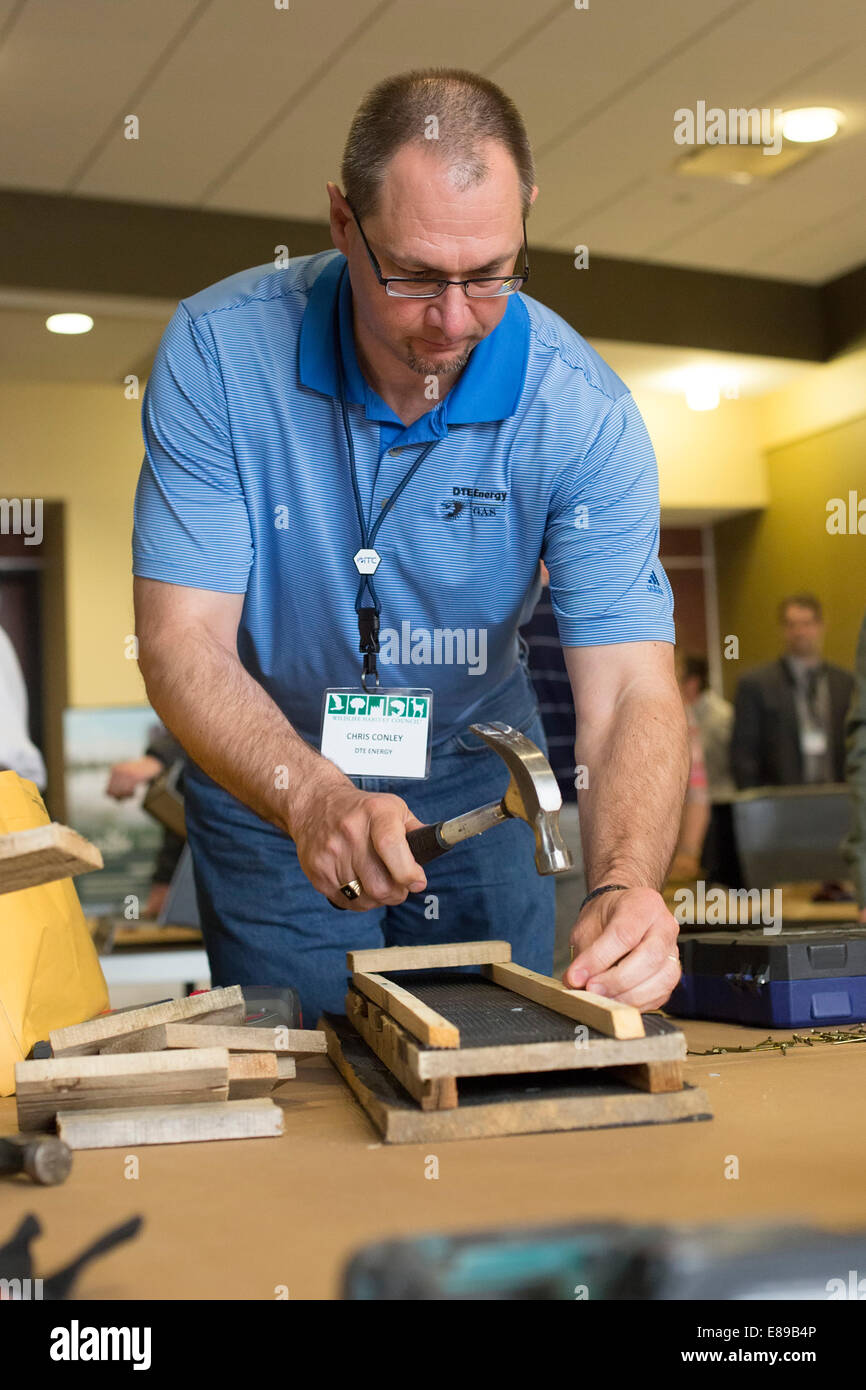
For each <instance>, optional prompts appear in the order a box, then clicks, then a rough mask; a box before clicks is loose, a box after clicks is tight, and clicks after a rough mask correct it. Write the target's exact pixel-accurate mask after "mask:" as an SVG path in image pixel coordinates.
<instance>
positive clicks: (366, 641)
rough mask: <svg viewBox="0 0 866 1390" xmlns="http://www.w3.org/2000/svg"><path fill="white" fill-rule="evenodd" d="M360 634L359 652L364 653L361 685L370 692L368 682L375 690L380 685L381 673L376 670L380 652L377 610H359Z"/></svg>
mask: <svg viewBox="0 0 866 1390" xmlns="http://www.w3.org/2000/svg"><path fill="white" fill-rule="evenodd" d="M358 634H359V636H360V639H361V640H360V642H359V644H358V650H359V651H361V652H363V653H364V666H363V670H362V672H361V684H362V686H363V687H364V689H365V690H369V688H370V686H369V684H368V680H372V682H373V687H374V688H375V687H376V686H378V684H379V672H378V671H377V669H376V653H377V652H378V650H379V613H378V611H377V609H375V608H359V609H358Z"/></svg>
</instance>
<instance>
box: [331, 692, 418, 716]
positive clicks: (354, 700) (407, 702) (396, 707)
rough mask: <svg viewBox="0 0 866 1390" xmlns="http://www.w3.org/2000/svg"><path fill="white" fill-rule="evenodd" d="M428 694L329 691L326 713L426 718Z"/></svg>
mask: <svg viewBox="0 0 866 1390" xmlns="http://www.w3.org/2000/svg"><path fill="white" fill-rule="evenodd" d="M429 708H430V696H429V695H408V696H403V695H351V694H346V695H343V694H339V693H334V692H329V694H328V711H327V712H328V714H332V715H335V716H337V717H338V718H339V717H340V716H342V717H343V718H347V717H348V718H350V719H353V718H357V717H358V716H360V715H365V716H367V717H369V718H373V719H377V718H378V719H382V718H387V719H394V718H397V719H426V718H427V713H428V711H429Z"/></svg>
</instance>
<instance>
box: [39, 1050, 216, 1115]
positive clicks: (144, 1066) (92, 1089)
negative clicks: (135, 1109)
mask: <svg viewBox="0 0 866 1390" xmlns="http://www.w3.org/2000/svg"><path fill="white" fill-rule="evenodd" d="M228 1079H229V1054H228V1053H227V1051H226V1050H225V1048H224V1047H202V1048H198V1049H196V1050H194V1051H188V1052H186V1051H185V1052H138V1053H135V1054H134V1055H133V1056H128V1055H121V1056H117V1057H50V1058H47V1059H46V1060H44V1061H38V1062H17V1063H16V1064H15V1096H16V1103H17V1107H18V1127H19V1129H21V1130H45V1129H51V1128H52V1126H53V1123H54V1117H55V1116H56V1115H57V1114H58V1113H59V1112H61V1111H65V1110H101V1109H103V1108H110V1107H112V1106H114V1107H118V1106H121V1107H125V1106H129V1104H130V1102H133V1101H134V1102H135V1104H136V1105H137V1106H143V1105H178V1104H181V1103H183V1102H186V1101H189V1102H193V1101H208V1100H215V1101H216V1100H226V1099H227V1098H228Z"/></svg>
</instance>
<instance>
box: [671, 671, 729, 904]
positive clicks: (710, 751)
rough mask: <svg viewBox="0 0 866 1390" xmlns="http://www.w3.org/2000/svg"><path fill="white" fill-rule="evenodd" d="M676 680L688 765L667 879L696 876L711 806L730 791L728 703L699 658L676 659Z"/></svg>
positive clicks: (700, 862) (707, 828)
mask: <svg viewBox="0 0 866 1390" xmlns="http://www.w3.org/2000/svg"><path fill="white" fill-rule="evenodd" d="M677 678H678V680H679V685H680V691H681V692H682V697H683V704H684V706H685V710H686V722H687V724H688V730H689V743H690V747H691V767H690V770H689V783H688V787H687V789H686V799H685V804H684V806H683V815H682V820H681V822H680V836H679V840H678V842H677V849H676V854H675V855H674V860H673V863H672V864H671V868H670V875H669V876H670V877H671V878H678V879H682V878H697V877H698V875H699V874H700V871H701V865H702V863H703V850H704V842H705V840H706V837H707V832H708V830H709V827H710V822H711V818H712V804H713V802H715V801H717V800H724V799H726V798H727V797H729V796H730V795H731V793H732V792H733V790H734V784H733V779H732V777H731V767H730V750H731V729H732V727H733V723H734V707H733V705H731V704H730V703H729V701H727V700H724V699H722V697H721V695H717V694H716V692H715V691H714V690H712V689H711V688H710V678H709V663H708V661H707V658H706V657H705V656H698V655H695V654H688V653H686V654H683V655H681V656H679V657H678V659H677Z"/></svg>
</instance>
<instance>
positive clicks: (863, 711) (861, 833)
mask: <svg viewBox="0 0 866 1390" xmlns="http://www.w3.org/2000/svg"><path fill="white" fill-rule="evenodd" d="M856 669H857V693H856V695H855V696H854V702H853V704H852V705H851V709H850V710H849V712H848V721H847V725H846V732H847V755H848V756H847V761H846V764H845V772H846V775H847V779H848V786H849V787H850V789H851V802H852V816H851V829H850V831H849V833H848V838H847V840H846V841H845V853H846V856H847V859H848V862H849V863H850V865H851V873H852V876H853V879H854V891H855V894H856V897H857V906H858V907H859V909H860V921H861V922H863V923H864V924H866V618H864V619H863V626H862V627H861V628H860V640H859V641H858V643H857V658H856Z"/></svg>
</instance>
